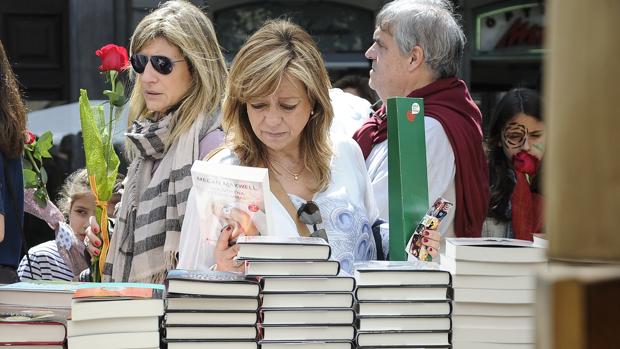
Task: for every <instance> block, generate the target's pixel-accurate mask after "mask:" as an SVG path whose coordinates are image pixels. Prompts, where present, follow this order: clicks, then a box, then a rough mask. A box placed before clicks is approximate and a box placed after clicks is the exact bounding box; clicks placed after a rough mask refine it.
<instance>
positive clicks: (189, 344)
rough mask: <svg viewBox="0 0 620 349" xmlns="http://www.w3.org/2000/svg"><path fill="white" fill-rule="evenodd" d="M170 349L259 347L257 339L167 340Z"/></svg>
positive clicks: (252, 348) (248, 348)
mask: <svg viewBox="0 0 620 349" xmlns="http://www.w3.org/2000/svg"><path fill="white" fill-rule="evenodd" d="M166 343H168V349H258V343H256V341H239V340H229V341H220V340H208V339H203V340H181V339H170V340H166Z"/></svg>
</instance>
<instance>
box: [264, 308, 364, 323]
mask: <svg viewBox="0 0 620 349" xmlns="http://www.w3.org/2000/svg"><path fill="white" fill-rule="evenodd" d="M260 319H261V321H260V322H261V323H262V324H263V325H343V324H344V325H346V324H349V325H350V324H352V323H353V321H354V320H355V313H354V312H353V309H350V308H346V309H342V308H332V309H329V308H324V309H312V308H306V309H304V308H301V309H300V308H282V309H278V308H271V309H269V308H267V309H261V311H260Z"/></svg>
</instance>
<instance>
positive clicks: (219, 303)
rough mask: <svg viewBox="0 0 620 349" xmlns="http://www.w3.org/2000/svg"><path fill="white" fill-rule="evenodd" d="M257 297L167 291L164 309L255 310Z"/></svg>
mask: <svg viewBox="0 0 620 349" xmlns="http://www.w3.org/2000/svg"><path fill="white" fill-rule="evenodd" d="M257 309H258V297H247V298H246V297H243V298H234V297H227V296H217V297H215V296H197V295H190V294H178V293H168V294H167V295H166V310H213V311H221V310H230V311H256V310H257Z"/></svg>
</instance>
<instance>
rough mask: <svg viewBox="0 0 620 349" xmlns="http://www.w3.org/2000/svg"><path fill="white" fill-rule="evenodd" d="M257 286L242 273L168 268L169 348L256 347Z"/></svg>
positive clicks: (220, 348) (167, 334)
mask: <svg viewBox="0 0 620 349" xmlns="http://www.w3.org/2000/svg"><path fill="white" fill-rule="evenodd" d="M258 295H259V286H258V283H257V282H256V281H253V280H246V279H245V278H244V277H243V275H240V274H237V273H229V272H218V271H194V270H181V269H177V270H171V271H170V272H169V273H168V276H167V278H166V315H165V338H166V342H167V343H168V349H182V348H207V349H209V348H213V349H227V348H230V349H233V348H235V349H237V348H239V349H256V348H257V347H258V345H257V343H256V336H257V329H256V322H257V318H258V315H257V311H258Z"/></svg>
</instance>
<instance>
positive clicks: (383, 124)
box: [353, 77, 489, 237]
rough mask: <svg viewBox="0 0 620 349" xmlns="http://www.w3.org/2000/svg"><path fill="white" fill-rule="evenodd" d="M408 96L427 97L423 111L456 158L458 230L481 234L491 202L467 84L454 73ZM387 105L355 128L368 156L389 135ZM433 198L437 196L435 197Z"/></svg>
mask: <svg viewBox="0 0 620 349" xmlns="http://www.w3.org/2000/svg"><path fill="white" fill-rule="evenodd" d="M407 97H418V98H424V114H425V116H428V117H432V118H434V119H436V120H437V121H439V123H441V126H442V127H443V129H444V131H445V132H446V135H447V136H448V139H449V140H450V145H451V146H452V151H453V152H454V159H455V162H456V213H455V220H454V221H455V222H454V224H455V230H454V231H455V234H456V236H459V237H479V236H480V232H481V230H482V223H483V222H484V219H485V217H486V213H487V207H488V204H489V180H488V168H487V161H486V156H485V154H484V150H483V148H482V128H481V124H482V114H480V110H479V109H478V107H477V106H476V104H475V103H474V101H473V100H472V99H471V96H470V94H469V91H468V90H467V86H466V85H465V83H464V82H463V81H462V80H459V79H457V78H455V77H453V78H447V79H441V80H437V81H435V82H433V83H431V84H429V85H426V86H424V87H422V88H420V89H418V90H415V91H413V92H411V93H410V94H409V95H408V96H407ZM384 115H385V106H383V107H382V108H381V109H380V110H379V111H378V112H377V113H376V114H375V115H373V116H372V117H371V118H370V119H369V120H368V121H366V122H365V123H364V124H363V125H362V127H361V128H360V129H359V130H357V132H355V134H354V135H353V139H355V141H357V143H358V144H359V145H360V148H361V149H362V153H363V154H364V158H367V157H368V155H369V154H370V151H371V150H372V147H373V146H374V145H375V144H379V143H381V142H383V141H384V140H386V139H387V120H386V119H385V117H384ZM433 199H434V198H433Z"/></svg>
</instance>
